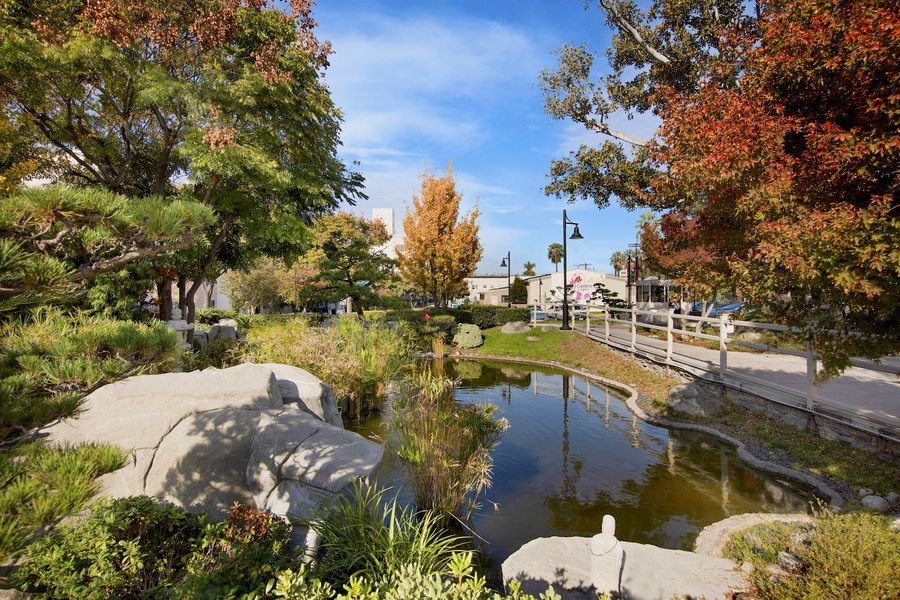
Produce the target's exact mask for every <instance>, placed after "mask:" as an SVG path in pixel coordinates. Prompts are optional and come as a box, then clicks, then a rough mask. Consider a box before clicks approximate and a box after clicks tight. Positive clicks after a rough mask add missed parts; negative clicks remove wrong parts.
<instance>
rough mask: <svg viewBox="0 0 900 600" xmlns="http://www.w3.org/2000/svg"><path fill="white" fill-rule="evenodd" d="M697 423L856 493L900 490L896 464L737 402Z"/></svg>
mask: <svg viewBox="0 0 900 600" xmlns="http://www.w3.org/2000/svg"><path fill="white" fill-rule="evenodd" d="M678 416H679V418H681V415H678ZM693 420H695V421H697V422H700V423H704V424H708V425H711V426H714V427H718V428H719V429H721V428H722V427H723V426H724V427H726V428H728V430H730V432H731V433H733V434H734V435H735V437H738V438H740V439H742V440H745V441H749V442H750V443H751V444H752V445H755V446H757V447H759V448H761V449H762V450H764V451H766V452H769V453H772V454H773V455H774V456H773V457H774V458H782V457H785V458H787V460H788V461H789V462H791V463H792V464H791V466H793V467H794V468H797V469H801V470H807V471H810V472H812V473H813V474H816V475H826V476H828V477H830V478H832V479H835V480H837V481H840V482H843V483H845V484H847V485H849V486H850V487H852V488H854V490H855V489H856V488H861V487H865V488H869V489H872V490H874V491H875V492H876V493H877V494H882V495H884V494H887V493H888V492H890V491H893V490H898V489H900V467H898V466H897V465H896V464H891V463H889V462H887V461H884V460H881V459H879V458H878V457H877V456H876V455H875V454H873V453H871V452H866V451H864V450H857V449H856V448H853V447H851V446H850V445H849V444H847V443H845V442H839V441H833V440H826V439H823V438H821V437H819V435H818V434H816V433H814V432H808V431H798V430H797V429H796V428H795V427H793V426H791V425H789V424H787V423H784V422H782V421H779V420H777V419H772V418H769V417H766V416H764V415H760V414H759V413H755V412H753V411H751V410H749V409H747V408H744V407H743V406H740V405H737V404H735V403H733V402H730V401H729V402H726V403H725V405H724V406H723V407H722V408H721V409H720V410H719V411H718V412H717V413H716V414H714V415H713V416H712V417H709V418H695V419H693ZM850 499H851V501H858V499H859V497H858V496H857V495H856V494H851V495H850Z"/></svg>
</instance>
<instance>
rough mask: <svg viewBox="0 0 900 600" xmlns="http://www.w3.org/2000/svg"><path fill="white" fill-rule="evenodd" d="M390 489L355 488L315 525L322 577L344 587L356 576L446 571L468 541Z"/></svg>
mask: <svg viewBox="0 0 900 600" xmlns="http://www.w3.org/2000/svg"><path fill="white" fill-rule="evenodd" d="M386 495H387V490H384V489H380V488H377V487H375V486H371V487H369V486H364V485H362V484H359V483H357V484H355V485H354V486H353V488H352V489H351V491H350V493H348V494H345V495H343V496H339V497H338V498H337V500H336V501H335V502H333V503H330V504H328V505H326V506H325V507H324V508H323V509H322V510H321V511H319V512H318V513H317V514H316V515H315V518H314V519H313V520H312V521H311V522H310V523H309V525H310V527H311V528H312V529H313V530H314V531H315V532H316V533H317V534H318V535H319V537H320V539H321V549H322V551H323V554H322V557H321V559H320V560H319V561H318V563H317V564H316V567H315V574H316V576H317V577H319V578H321V579H323V580H325V581H328V582H331V583H334V584H338V586H340V585H341V584H343V583H346V582H347V581H349V580H350V579H351V578H353V577H366V578H370V579H378V578H381V577H384V576H388V575H390V574H394V573H396V572H398V571H399V570H400V569H401V568H402V567H404V566H407V565H417V566H418V568H420V569H421V570H422V572H423V573H437V572H442V571H444V570H445V569H446V568H447V565H448V564H449V561H450V559H451V557H452V555H453V553H454V552H455V551H459V550H461V549H462V547H463V546H464V544H465V542H466V539H465V538H462V537H458V536H454V535H450V534H448V533H447V532H446V531H445V530H444V529H443V528H442V527H441V526H440V518H439V516H438V515H436V514H435V513H433V512H431V511H418V512H417V511H415V510H413V509H412V508H410V507H408V506H403V505H401V504H400V503H398V501H397V497H396V496H394V497H393V498H391V499H386Z"/></svg>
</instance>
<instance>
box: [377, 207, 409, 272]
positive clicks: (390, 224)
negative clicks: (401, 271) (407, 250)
mask: <svg viewBox="0 0 900 600" xmlns="http://www.w3.org/2000/svg"><path fill="white" fill-rule="evenodd" d="M372 220H373V221H381V222H382V223H384V226H385V227H386V228H387V232H388V235H390V236H391V239H389V240H388V242H387V243H386V244H385V245H384V246H381V247H380V248H378V250H380V251H382V252H384V253H385V254H387V255H388V257H390V258H393V259H394V260H397V253H398V252H403V250H404V247H403V242H404V239H405V238H404V235H403V231H402V230H400V229H397V224H396V222H395V220H394V209H393V208H373V209H372Z"/></svg>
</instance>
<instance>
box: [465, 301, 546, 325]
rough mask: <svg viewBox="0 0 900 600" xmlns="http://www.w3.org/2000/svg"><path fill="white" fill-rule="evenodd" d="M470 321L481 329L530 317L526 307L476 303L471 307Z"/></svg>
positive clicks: (526, 319) (525, 319) (526, 320)
mask: <svg viewBox="0 0 900 600" xmlns="http://www.w3.org/2000/svg"><path fill="white" fill-rule="evenodd" d="M470 310H471V312H472V323H474V324H475V325H478V326H479V327H480V328H481V329H490V328H491V327H497V326H499V325H503V324H504V323H511V322H512V321H525V322H528V320H529V319H530V318H531V317H530V315H529V313H528V309H527V308H507V307H505V306H487V305H479V304H476V305H474V306H472V307H471V309H470Z"/></svg>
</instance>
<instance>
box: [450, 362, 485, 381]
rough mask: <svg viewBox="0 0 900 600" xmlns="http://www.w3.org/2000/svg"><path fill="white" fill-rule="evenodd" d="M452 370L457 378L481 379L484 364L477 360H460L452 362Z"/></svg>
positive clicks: (464, 379)
mask: <svg viewBox="0 0 900 600" xmlns="http://www.w3.org/2000/svg"><path fill="white" fill-rule="evenodd" d="M453 370H454V371H455V373H456V376H457V377H458V378H460V379H462V380H463V381H466V382H468V381H469V380H472V379H481V376H482V372H483V371H484V366H483V364H482V363H480V362H478V361H477V360H460V361H457V362H455V363H453Z"/></svg>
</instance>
